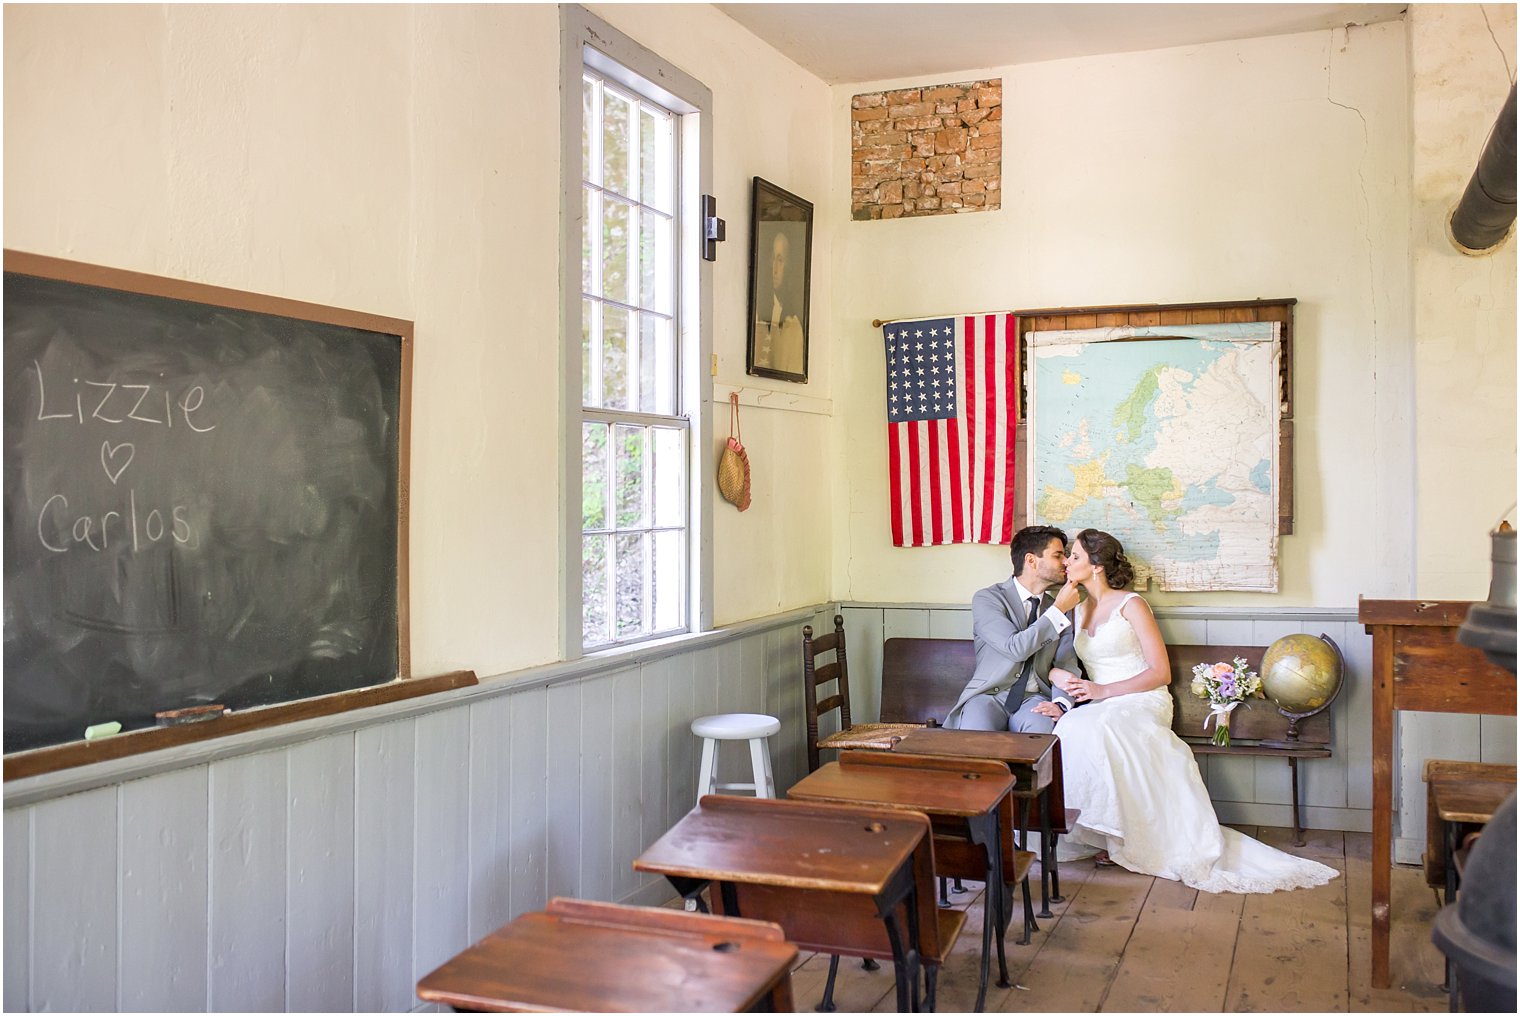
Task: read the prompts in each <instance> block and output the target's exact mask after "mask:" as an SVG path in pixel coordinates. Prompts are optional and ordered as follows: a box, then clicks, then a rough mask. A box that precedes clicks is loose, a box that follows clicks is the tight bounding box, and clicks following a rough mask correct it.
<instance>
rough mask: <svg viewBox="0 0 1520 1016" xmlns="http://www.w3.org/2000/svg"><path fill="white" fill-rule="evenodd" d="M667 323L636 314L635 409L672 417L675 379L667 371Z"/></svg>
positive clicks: (674, 402)
mask: <svg viewBox="0 0 1520 1016" xmlns="http://www.w3.org/2000/svg"><path fill="white" fill-rule="evenodd" d="M670 360H671V356H670V322H669V321H665V320H662V319H660V318H657V317H655V316H654V315H653V314H640V315H639V406H638V408H639V410H640V411H641V412H645V413H662V414H664V415H666V416H672V415H674V414H675V404H676V400H675V391H674V389H675V378H674V375H673V374H672V372H671V363H670Z"/></svg>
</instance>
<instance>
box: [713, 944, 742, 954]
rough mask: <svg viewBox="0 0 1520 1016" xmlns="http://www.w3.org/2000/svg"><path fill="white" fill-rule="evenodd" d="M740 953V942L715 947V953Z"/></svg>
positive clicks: (715, 945)
mask: <svg viewBox="0 0 1520 1016" xmlns="http://www.w3.org/2000/svg"><path fill="white" fill-rule="evenodd" d="M738 951H739V943H738V942H718V943H716V944H714V945H713V952H720V953H728V952H738Z"/></svg>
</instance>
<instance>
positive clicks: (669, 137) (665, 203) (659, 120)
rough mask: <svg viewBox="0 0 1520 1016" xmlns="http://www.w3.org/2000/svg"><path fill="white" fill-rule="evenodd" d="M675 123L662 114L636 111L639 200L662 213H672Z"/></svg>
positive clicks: (645, 109) (645, 110)
mask: <svg viewBox="0 0 1520 1016" xmlns="http://www.w3.org/2000/svg"><path fill="white" fill-rule="evenodd" d="M674 140H675V121H674V120H673V118H672V117H670V116H668V115H666V114H665V113H663V112H660V111H657V110H653V109H649V108H648V107H643V108H641V109H640V110H639V200H640V201H642V202H644V204H646V205H654V206H655V207H656V208H658V209H659V210H660V211H662V212H671V211H674V210H675V199H674V194H675V161H676V160H675V145H674V144H673V142H674Z"/></svg>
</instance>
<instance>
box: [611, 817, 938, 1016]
mask: <svg viewBox="0 0 1520 1016" xmlns="http://www.w3.org/2000/svg"><path fill="white" fill-rule="evenodd" d="M931 843H932V838H931V835H930V825H929V819H928V817H927V816H925V815H919V814H910V813H901V812H896V813H895V812H891V811H888V810H886V809H884V808H880V807H876V808H858V807H854V808H852V807H844V806H841V805H829V804H807V803H804V802H801V801H784V800H776V799H773V798H754V797H732V796H721V795H709V796H707V797H703V798H702V799H701V800H700V801H699V802H698V804H697V806H696V807H695V808H694V809H692V810H691V811H690V812H688V813H687V814H686V816H685V817H683V818H682V819H681V821H679V822H677V823H676V824H675V826H673V827H672V828H671V829H670V831H669V832H667V833H666V834H665V835H663V836H661V837H660V838H659V839H658V840H656V841H655V842H654V844H653V845H652V846H650V847H649V849H648V850H646V851H644V853H643V854H642V855H640V856H639V858H638V859H637V860H635V861H634V862H633V867H634V870H636V871H648V872H653V873H654V874H657V875H664V876H665V877H666V878H667V879H668V880H669V881H670V884H671V885H673V886H674V887H675V889H676V891H677V892H679V893H680V894H681V895H682V896H683V897H685V898H686V899H689V900H694V899H699V897H700V894H701V892H702V889H703V888H704V887H706V886H707V885H708V884H710V883H715V884H716V889H717V891H716V892H715V893H714V896H715V897H716V898H715V900H714V903H715V904H717V905H718V906H720V907H721V908H722V911H723V913H725V914H728V915H730V916H740V915H747V916H750V917H756V918H761V919H764V920H770V921H775V922H776V923H777V924H779V925H781V927H782V928H783V929H785V931H786V937H787V940H788V941H789V942H793V943H795V944H796V945H797V946H798V947H800V948H803V949H810V950H815V951H818V952H827V953H836V954H838V953H843V954H845V955H848V956H865V957H869V958H872V959H890V960H891V961H892V964H893V966H894V968H895V970H896V974H897V1008H898V1011H899V1012H916V1011H917V1009H918V1002H919V993H918V968H919V965H920V961H919V956H920V949H921V947H922V939H923V936H924V935H935V934H937V931H938V914H937V912H936V908H935V906H934V856H933V853H932V850H933V848H932V846H931Z"/></svg>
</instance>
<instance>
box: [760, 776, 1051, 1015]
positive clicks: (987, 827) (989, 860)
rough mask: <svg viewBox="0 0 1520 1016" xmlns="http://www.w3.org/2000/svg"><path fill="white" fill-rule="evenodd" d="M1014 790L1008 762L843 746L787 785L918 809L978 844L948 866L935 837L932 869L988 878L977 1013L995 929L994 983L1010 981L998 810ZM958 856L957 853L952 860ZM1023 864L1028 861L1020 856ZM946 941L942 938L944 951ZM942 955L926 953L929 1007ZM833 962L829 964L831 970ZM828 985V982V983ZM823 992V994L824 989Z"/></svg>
mask: <svg viewBox="0 0 1520 1016" xmlns="http://www.w3.org/2000/svg"><path fill="white" fill-rule="evenodd" d="M1012 789H1013V776H1012V775H1010V774H1009V772H1008V770H1007V767H1005V766H1003V765H1001V764H1000V763H997V762H990V761H986V760H981V759H936V758H930V757H928V756H922V755H921V756H913V755H903V756H895V755H891V754H888V753H886V752H871V751H847V752H842V753H841V754H840V756H839V761H837V762H830V763H829V764H828V765H825V766H823V767H821V768H820V769H818V771H817V772H814V773H811V774H810V775H808V776H806V777H804V778H803V779H802V780H801V781H799V782H798V783H797V784H796V785H795V786H793V787H792V788H791V789H790V790H788V791H787V796H788V797H789V798H792V799H793V800H800V801H827V802H834V803H838V804H862V805H881V806H883V807H887V808H891V809H893V810H894V811H906V812H922V813H924V814H926V815H928V816H929V817H930V819H931V820H932V822H933V824H934V825H935V826H936V827H939V826H942V825H945V824H948V825H950V826H951V827H952V829H953V832H954V833H955V834H957V835H963V836H964V838H965V840H966V841H969V844H963V845H971V846H974V847H977V848H980V849H978V850H977V851H976V854H977V857H976V863H975V865H974V866H973V867H971V868H969V870H961V869H959V868H956V869H954V870H951V871H947V870H946V868H945V864H944V863H943V862H944V860H945V859H944V858H942V857H941V856H940V849H941V845H942V844H944V843H946V841H942V840H940V839H938V838H936V840H935V868H936V872H937V874H939V875H940V876H941V877H943V876H945V875H947V874H951V875H956V876H965V877H972V878H980V879H981V880H983V881H984V882H986V884H987V889H986V892H985V893H984V895H983V898H982V899H983V906H984V908H985V909H984V913H983V917H982V964H981V977H980V980H979V982H978V985H977V994H976V1011H977V1012H981V1011H982V1005H983V1003H984V1002H985V1001H986V998H987V971H988V966H989V964H990V958H991V946H992V938H993V931H994V929H995V930H996V937H997V951H998V967H999V971H1000V973H1001V980H1000V981H999V982H998V984H999V986H1000V987H1008V985H1009V981H1008V964H1007V961H1006V959H1005V958H1004V955H1003V929H1004V926H1005V925H1006V924H1007V921H1006V920H1005V919H1004V916H1003V915H1004V906H1005V904H1006V901H1005V899H1004V894H1003V890H1002V887H1003V882H1004V876H1003V849H1002V837H1001V835H1000V832H1001V830H1000V826H1001V824H1002V823H1001V822H1000V820H999V812H1000V810H1001V811H1002V812H1005V813H1006V811H1007V810H1008V809H1007V808H1006V807H1002V808H1001V809H1000V806H1003V805H1005V802H1006V801H1007V799H1008V792H1009V791H1010V790H1012ZM957 860H960V858H957ZM1025 867H1026V868H1027V867H1028V864H1027V862H1026V865H1025ZM950 945H951V942H944V943H943V946H944V950H943V952H946V953H947V952H948V951H949V947H950ZM943 960H944V955H943V953H941V954H940V955H937V956H929V955H927V954H925V956H924V974H925V980H926V982H927V990H926V992H925V997H926V1000H927V1002H928V1007H929V1009H931V1010H932V1009H933V1008H934V1001H935V994H936V991H935V988H936V983H937V980H938V975H939V966H940V963H941V962H942V961H943ZM832 973H833V967H832V966H831V968H830V974H831V975H832ZM831 986H832V985H831ZM824 995H825V997H826V998H827V997H829V992H828V991H827V990H826V991H825V993H824Z"/></svg>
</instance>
